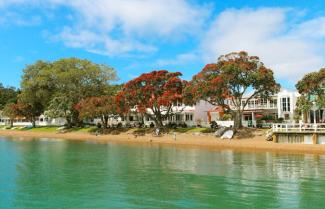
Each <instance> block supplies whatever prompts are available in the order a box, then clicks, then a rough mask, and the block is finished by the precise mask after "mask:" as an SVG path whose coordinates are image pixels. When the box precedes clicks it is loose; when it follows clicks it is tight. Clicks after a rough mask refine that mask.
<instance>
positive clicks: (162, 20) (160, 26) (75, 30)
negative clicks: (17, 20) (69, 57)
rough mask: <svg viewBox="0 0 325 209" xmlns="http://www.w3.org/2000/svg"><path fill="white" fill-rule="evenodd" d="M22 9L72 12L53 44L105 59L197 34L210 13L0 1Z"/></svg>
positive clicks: (131, 1) (95, 1) (165, 1)
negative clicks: (104, 56) (62, 44)
mask: <svg viewBox="0 0 325 209" xmlns="http://www.w3.org/2000/svg"><path fill="white" fill-rule="evenodd" d="M19 5H23V6H28V7H39V8H47V9H49V8H58V7H66V8H69V9H70V10H71V11H72V13H71V14H69V15H68V16H69V18H68V21H69V25H65V26H64V28H62V30H61V31H59V32H58V33H56V34H54V35H53V36H54V39H55V40H60V41H62V42H63V43H64V44H65V45H66V46H70V47H75V48H83V49H86V50H88V51H91V52H96V53H100V54H104V55H116V54H118V55H119V54H128V53H133V52H142V53H143V52H145V53H146V52H152V51H155V50H156V48H155V47H154V46H153V45H155V43H156V42H157V41H159V43H161V42H162V43H164V42H165V41H170V40H180V39H182V38H184V37H187V36H192V35H195V34H196V33H197V32H198V31H199V30H200V29H201V26H202V25H203V22H204V20H205V18H206V17H207V16H208V14H209V10H208V6H205V5H203V6H199V5H196V4H193V3H190V2H189V1H187V0H123V1H121V0H0V8H1V7H2V8H8V7H10V6H19ZM71 20H73V23H71V22H72V21H71Z"/></svg>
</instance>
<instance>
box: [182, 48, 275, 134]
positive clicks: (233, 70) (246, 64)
mask: <svg viewBox="0 0 325 209" xmlns="http://www.w3.org/2000/svg"><path fill="white" fill-rule="evenodd" d="M279 88H280V85H279V84H277V83H276V81H275V79H274V76H273V71H272V70H271V69H268V68H266V67H265V66H264V64H263V63H262V62H261V61H260V59H259V58H258V57H256V56H249V55H248V54H247V52H233V53H230V54H226V55H223V56H220V57H219V59H218V62H217V63H213V64H208V65H206V66H205V67H204V68H203V70H202V71H201V72H199V73H198V74H197V75H195V76H194V77H193V79H192V80H191V81H190V82H189V83H188V84H187V86H186V88H185V90H184V101H186V103H192V104H193V103H195V102H197V101H199V100H205V101H208V102H209V103H211V104H213V105H219V106H221V107H223V108H225V109H226V110H228V111H229V112H230V113H231V114H232V116H233V118H234V123H235V124H234V126H235V127H234V128H235V129H238V128H240V127H241V126H242V123H241V122H242V113H243V110H244V108H245V107H246V105H247V104H248V102H249V101H250V100H251V99H252V98H254V97H260V98H267V97H269V96H270V95H272V94H275V93H277V92H278V91H279ZM248 91H252V93H251V94H250V95H249V97H248V99H246V100H244V101H243V97H244V96H245V94H246V93H247V92H248ZM227 101H231V102H232V105H233V108H230V107H229V105H228V103H227Z"/></svg>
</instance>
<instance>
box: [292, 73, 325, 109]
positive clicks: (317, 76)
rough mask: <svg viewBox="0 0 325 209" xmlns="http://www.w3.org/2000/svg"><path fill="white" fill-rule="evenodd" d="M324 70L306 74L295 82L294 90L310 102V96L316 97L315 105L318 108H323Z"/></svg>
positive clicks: (324, 103)
mask: <svg viewBox="0 0 325 209" xmlns="http://www.w3.org/2000/svg"><path fill="white" fill-rule="evenodd" d="M324 85H325V68H322V69H320V70H319V71H318V72H311V73H308V74H306V75H305V76H304V77H303V78H302V79H301V80H300V81H298V82H297V84H296V88H297V89H298V91H299V93H300V94H302V95H304V96H305V97H307V98H306V99H307V100H309V101H310V100H311V96H312V95H313V96H316V99H315V101H316V104H317V105H318V106H319V107H320V108H324V107H325V101H324V100H325V86H324Z"/></svg>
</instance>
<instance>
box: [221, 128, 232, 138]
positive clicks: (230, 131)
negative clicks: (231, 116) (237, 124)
mask: <svg viewBox="0 0 325 209" xmlns="http://www.w3.org/2000/svg"><path fill="white" fill-rule="evenodd" d="M233 136H234V131H233V130H228V131H226V132H225V133H224V134H223V135H222V136H221V139H232V137H233Z"/></svg>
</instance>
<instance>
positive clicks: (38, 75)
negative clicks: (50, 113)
mask: <svg viewBox="0 0 325 209" xmlns="http://www.w3.org/2000/svg"><path fill="white" fill-rule="evenodd" d="M51 68H52V64H51V63H49V62H44V61H37V62H36V63H35V64H33V65H28V66H27V67H26V68H25V69H24V73H23V76H22V81H21V94H20V95H19V96H18V103H21V104H24V105H25V106H26V107H29V108H30V109H29V110H28V111H27V110H26V111H23V112H24V113H25V114H26V115H25V116H28V118H31V120H32V122H33V124H34V123H35V118H36V117H38V116H39V115H40V114H42V113H43V112H44V110H45V108H46V107H47V105H48V103H49V101H50V100H51V95H52V94H53V92H54V83H53V82H52V81H53V79H54V78H55V74H53V73H51Z"/></svg>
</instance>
